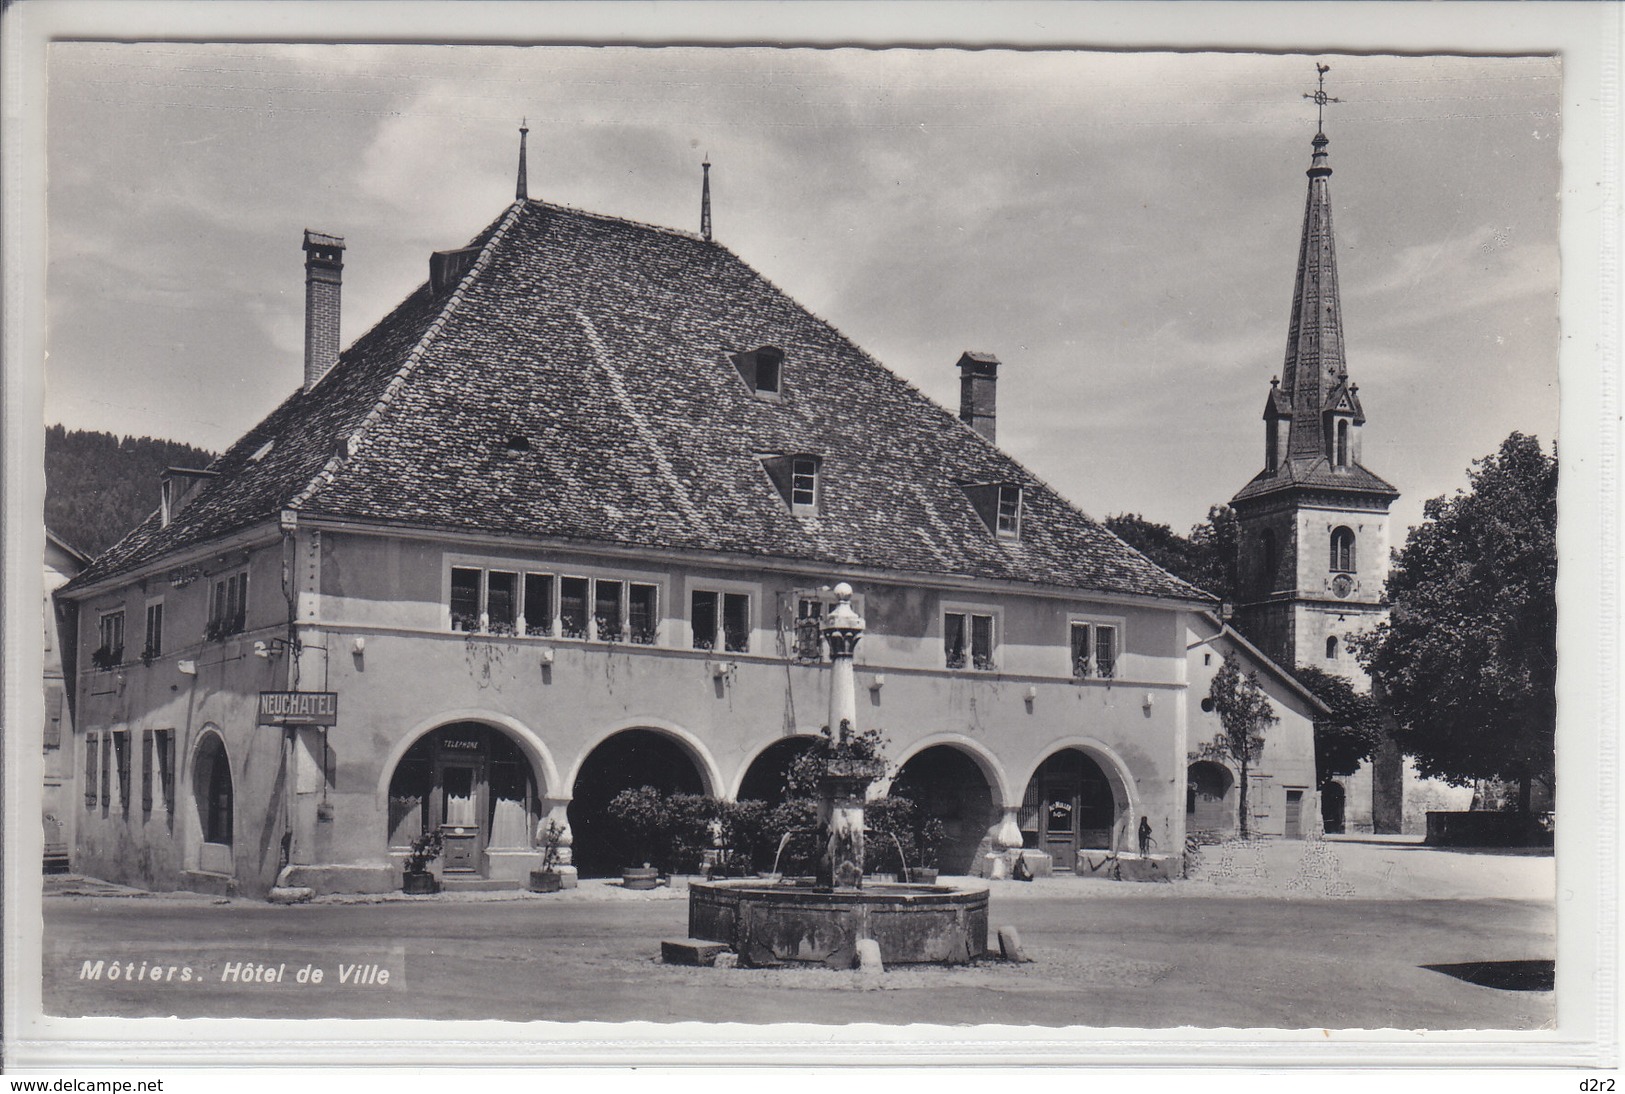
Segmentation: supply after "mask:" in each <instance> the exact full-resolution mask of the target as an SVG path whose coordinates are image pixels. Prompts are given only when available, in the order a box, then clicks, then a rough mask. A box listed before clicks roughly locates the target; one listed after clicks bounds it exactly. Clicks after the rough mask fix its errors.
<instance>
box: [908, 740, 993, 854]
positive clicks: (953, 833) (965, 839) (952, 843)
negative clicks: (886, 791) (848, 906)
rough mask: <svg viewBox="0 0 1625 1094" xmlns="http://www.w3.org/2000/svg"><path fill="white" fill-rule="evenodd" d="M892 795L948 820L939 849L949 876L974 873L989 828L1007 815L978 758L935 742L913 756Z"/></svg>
mask: <svg viewBox="0 0 1625 1094" xmlns="http://www.w3.org/2000/svg"><path fill="white" fill-rule="evenodd" d="M890 795H891V796H892V797H899V798H908V799H909V800H910V801H912V802H913V803H914V804H915V806H916V807H917V808H918V809H919V810H920V811H921V812H922V813H924V814H925V815H926V816H929V817H935V818H936V819H938V820H940V821H941V822H942V826H943V829H944V832H945V834H946V838H945V839H944V840H943V843H942V846H941V847H940V848H938V851H937V867H938V869H940V870H941V871H942V872H943V873H945V874H969V873H971V872H972V867H973V866H974V865H975V863H976V859H977V853H978V851H979V850H981V847H982V843H983V841H984V840H985V839H986V837H987V832H988V828H989V827H991V826H992V825H993V824H994V823H995V822H997V821H998V819H999V817H1000V816H1001V815H1002V811H1001V810H1000V808H999V803H998V799H997V796H996V795H995V794H994V791H993V787H992V786H991V785H989V783H988V781H987V777H986V776H985V775H983V774H982V769H981V768H980V767H979V766H977V764H976V761H975V760H973V759H971V758H970V757H969V756H968V755H966V754H965V752H964V751H963V750H961V749H958V748H955V747H954V746H952V745H933V746H931V747H930V748H926V749H923V750H922V751H920V752H918V753H916V754H915V755H913V756H911V757H910V758H909V759H908V760H907V761H905V762H904V763H903V766H902V767H901V768H899V769H898V771H897V777H896V778H895V779H893V780H892V785H891V791H890Z"/></svg>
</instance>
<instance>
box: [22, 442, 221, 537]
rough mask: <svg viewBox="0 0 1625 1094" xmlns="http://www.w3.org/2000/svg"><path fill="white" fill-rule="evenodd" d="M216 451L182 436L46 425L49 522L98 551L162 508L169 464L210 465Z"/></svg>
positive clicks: (54, 528)
mask: <svg viewBox="0 0 1625 1094" xmlns="http://www.w3.org/2000/svg"><path fill="white" fill-rule="evenodd" d="M214 458H215V457H214V454H213V453H212V452H207V451H205V450H203V449H201V448H194V447H192V446H191V445H188V444H181V443H179V442H176V441H164V440H155V439H153V438H151V437H122V438H121V437H115V436H114V435H113V434H111V433H96V432H89V431H85V430H77V429H75V430H70V429H67V428H65V427H64V426H60V425H53V426H47V427H46V430H45V526H46V527H47V528H49V529H50V530H51V531H52V532H55V533H56V534H57V535H58V536H60V537H61V538H62V539H63V540H65V541H66V542H67V543H68V544H69V545H70V546H72V547H75V548H77V549H78V550H81V551H83V552H85V553H86V554H88V555H91V556H95V555H99V554H101V553H102V552H103V551H105V550H106V549H107V548H109V547H111V546H112V545H113V544H115V543H117V542H118V541H119V540H120V539H122V538H123V537H124V535H125V533H127V532H129V531H130V530H131V529H132V528H134V527H135V526H136V525H138V524H140V523H141V522H142V521H143V520H145V519H146V518H147V516H148V515H149V514H150V513H151V512H152V511H153V510H154V509H156V508H158V481H159V476H161V475H162V474H163V472H164V468H166V467H207V466H208V465H209V464H210V463H211V462H212V461H213V460H214Z"/></svg>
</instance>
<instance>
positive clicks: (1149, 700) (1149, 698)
mask: <svg viewBox="0 0 1625 1094" xmlns="http://www.w3.org/2000/svg"><path fill="white" fill-rule="evenodd" d="M1156 701H1157V697H1156V696H1155V695H1152V694H1151V693H1150V692H1149V691H1148V692H1146V693H1145V701H1144V702H1142V703H1141V704H1140V705H1141V706H1143V707H1144V708H1145V712H1146V713H1147V714H1150V713H1151V707H1152V706H1153V705H1154V704H1155V703H1156Z"/></svg>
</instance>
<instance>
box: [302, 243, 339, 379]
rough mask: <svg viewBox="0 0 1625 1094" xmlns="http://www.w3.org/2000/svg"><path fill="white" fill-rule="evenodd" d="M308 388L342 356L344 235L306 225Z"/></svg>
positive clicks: (306, 351)
mask: <svg viewBox="0 0 1625 1094" xmlns="http://www.w3.org/2000/svg"><path fill="white" fill-rule="evenodd" d="M304 249H305V390H306V391H309V390H310V389H311V388H313V387H315V386H316V381H318V380H320V379H321V378H322V377H323V376H325V375H327V370H328V369H330V368H332V367H333V366H334V365H335V364H336V363H337V362H338V359H339V287H340V284H341V283H342V281H343V279H344V237H343V236H330V235H326V234H324V233H322V232H313V231H311V230H310V229H309V228H306V229H305V248H304Z"/></svg>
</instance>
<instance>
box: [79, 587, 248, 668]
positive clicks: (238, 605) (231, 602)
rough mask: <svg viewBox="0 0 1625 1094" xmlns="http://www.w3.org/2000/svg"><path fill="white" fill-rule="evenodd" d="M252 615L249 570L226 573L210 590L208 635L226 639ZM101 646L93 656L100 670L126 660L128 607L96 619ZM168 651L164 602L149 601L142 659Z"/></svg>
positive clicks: (240, 630)
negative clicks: (165, 639) (126, 616)
mask: <svg viewBox="0 0 1625 1094" xmlns="http://www.w3.org/2000/svg"><path fill="white" fill-rule="evenodd" d="M247 616H248V571H247V570H243V571H241V572H239V573H235V574H231V575H228V576H223V577H221V578H219V579H218V580H216V581H215V582H214V584H213V586H212V587H211V588H210V590H209V620H208V624H207V625H206V626H205V628H204V632H203V633H204V637H205V638H225V637H227V636H229V635H233V634H241V633H242V632H243V629H244V625H245V623H246V621H247ZM96 639H97V643H98V645H97V647H96V649H95V651H94V652H93V653H92V654H91V655H90V660H91V664H92V665H94V666H95V667H96V668H98V669H111V668H116V667H117V666H119V665H122V664H123V663H124V609H123V608H118V609H116V610H114V611H110V612H103V613H101V615H100V616H99V617H98V618H97V621H96ZM163 654H164V602H163V600H162V599H159V600H149V601H148V602H147V617H146V633H145V636H144V638H143V641H142V645H141V660H142V661H151V660H152V659H153V658H155V657H162V656H163Z"/></svg>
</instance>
